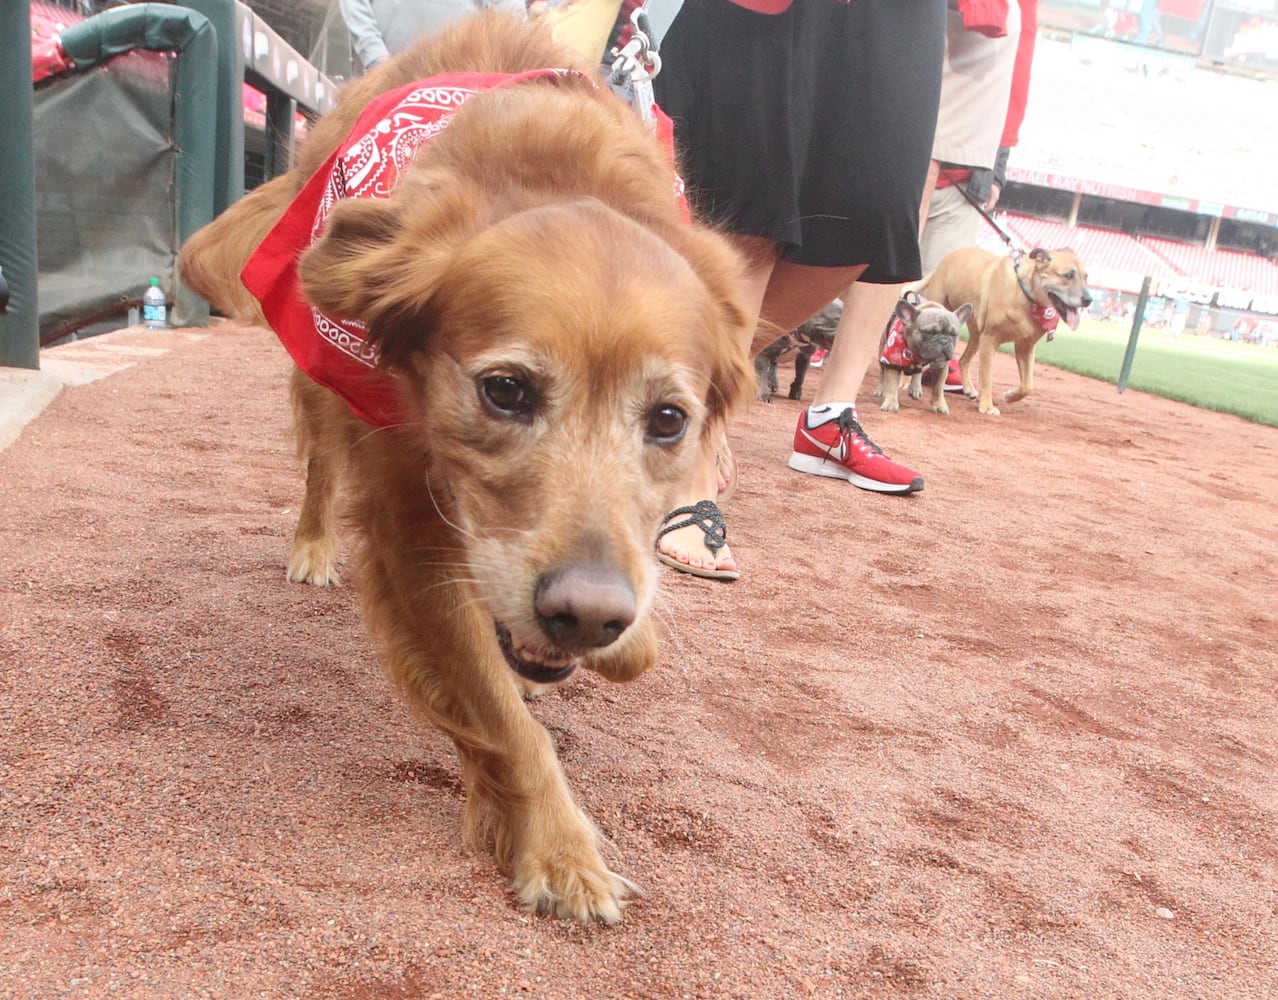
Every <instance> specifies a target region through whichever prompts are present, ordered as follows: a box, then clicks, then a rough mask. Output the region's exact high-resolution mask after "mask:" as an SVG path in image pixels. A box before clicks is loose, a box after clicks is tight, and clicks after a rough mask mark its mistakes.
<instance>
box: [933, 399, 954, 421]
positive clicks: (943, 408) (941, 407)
mask: <svg viewBox="0 0 1278 1000" xmlns="http://www.w3.org/2000/svg"><path fill="white" fill-rule="evenodd" d="M932 412H933V413H939V414H941V415H942V416H945V417H948V416H949V415H950V406H949V404H948V403H947V402H945V397H944V396H941V397H939V398H938V399H937V400H936V402H934V403H933V404H932Z"/></svg>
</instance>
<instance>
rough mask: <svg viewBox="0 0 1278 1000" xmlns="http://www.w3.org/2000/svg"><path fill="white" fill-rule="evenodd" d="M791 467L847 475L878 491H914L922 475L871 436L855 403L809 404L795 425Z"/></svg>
mask: <svg viewBox="0 0 1278 1000" xmlns="http://www.w3.org/2000/svg"><path fill="white" fill-rule="evenodd" d="M788 464H789V466H790V468H792V469H794V470H795V471H796V472H806V473H808V474H809V475H813V476H828V477H830V478H832V479H845V480H847V481H848V482H849V483H851V484H852V485H853V486H859V487H860V488H861V489H863V490H873V491H874V492H876V493H914V492H917V491H918V490H921V489H922V488H923V477H922V476H920V475H919V474H918V473H917V472H915V471H914V470H913V469H908V468H906V467H905V466H904V465H900V464H898V463H897V462H893V461H892V460H891V459H890V458H888V457H887V456H886V455H884V454H883V450H882V449H881V448H880V447H879V446H878V445H876V444H875V443H874V442H873V441H871V440H870V437H869V435H868V434H866V433H865V430H864V429H863V428H862V427H861V424H860V423H859V422H858V421H857V417H856V408H855V407H852V406H810V407H808V408H807V409H805V410H804V411H803V412H801V413H800V414H799V423H798V426H797V427H795V429H794V451H793V452H791V453H790V461H789V463H788Z"/></svg>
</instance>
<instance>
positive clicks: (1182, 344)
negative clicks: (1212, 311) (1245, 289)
mask: <svg viewBox="0 0 1278 1000" xmlns="http://www.w3.org/2000/svg"><path fill="white" fill-rule="evenodd" d="M1129 334H1130V330H1128V329H1127V328H1126V327H1125V326H1121V325H1119V324H1116V323H1102V322H1099V321H1089V322H1085V323H1083V324H1082V325H1081V326H1080V327H1079V328H1078V329H1077V330H1070V329H1068V328H1067V327H1066V326H1065V325H1064V324H1063V323H1062V324H1061V326H1060V329H1059V330H1058V331H1057V334H1056V339H1055V340H1053V341H1052V342H1051V343H1050V344H1049V343H1048V342H1047V341H1046V340H1041V341H1039V344H1038V352H1037V355H1036V357H1037V359H1038V361H1040V362H1042V363H1043V364H1048V365H1054V366H1055V367H1057V368H1063V369H1065V370H1066V371H1071V372H1076V373H1078V374H1079V375H1086V376H1088V377H1090V378H1096V379H1101V380H1102V381H1105V382H1111V383H1114V384H1115V385H1117V384H1118V375H1119V372H1120V371H1121V370H1122V367H1123V355H1124V354H1125V353H1126V351H1127V340H1128V336H1129ZM1127 387H1128V388H1129V389H1139V390H1141V391H1142V392H1149V393H1153V394H1154V395H1156V396H1163V397H1165V398H1167V399H1176V400H1180V401H1181V402H1184V403H1189V404H1191V405H1193V406H1200V407H1202V408H1203V409H1207V410H1218V411H1220V412H1222V413H1233V414H1236V415H1237V416H1240V417H1243V418H1244V419H1246V420H1252V421H1255V422H1256V423H1261V424H1269V425H1270V426H1273V427H1278V351H1276V350H1274V349H1273V348H1268V349H1266V348H1261V347H1256V346H1253V345H1250V344H1240V343H1233V342H1231V341H1224V340H1214V339H1211V338H1208V337H1196V336H1194V335H1193V334H1190V333H1186V334H1182V335H1181V336H1179V337H1171V336H1168V335H1167V334H1166V333H1163V332H1162V331H1160V330H1156V329H1153V328H1152V327H1148V326H1146V327H1144V328H1143V329H1142V330H1141V333H1140V339H1139V341H1138V342H1137V347H1136V355H1135V358H1134V359H1133V361H1132V370H1131V374H1130V376H1129V377H1128V380H1127Z"/></svg>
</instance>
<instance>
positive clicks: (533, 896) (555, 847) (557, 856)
mask: <svg viewBox="0 0 1278 1000" xmlns="http://www.w3.org/2000/svg"><path fill="white" fill-rule="evenodd" d="M582 825H583V827H584V828H583V829H580V830H574V831H571V832H570V833H567V834H566V835H563V836H560V837H556V838H553V839H551V840H550V841H549V842H548V843H546V844H544V845H542V846H540V847H538V848H535V849H529V850H526V851H524V853H523V855H522V856H521V857H519V858H518V859H517V860H516V862H515V865H514V871H513V872H512V875H511V885H512V887H513V888H514V890H515V895H516V897H517V898H518V899H519V902H520V903H522V904H523V905H524V906H526V907H528V908H529V909H530V910H533V911H535V912H537V913H550V914H554V915H555V916H557V917H564V918H566V919H569V920H581V921H587V920H598V921H600V922H601V923H605V924H615V923H617V922H618V921H620V920H621V911H622V909H623V907H624V906H625V905H626V898H627V897H628V896H630V895H637V894H638V889H637V887H636V886H635V885H634V884H633V883H632V882H630V881H629V880H627V879H625V878H622V877H621V876H620V875H618V874H616V873H615V872H611V871H609V870H608V868H607V866H605V865H604V863H603V859H602V858H601V857H600V856H599V851H598V850H597V849H596V847H595V834H594V830H593V829H592V828H590V826H589V824H588V823H586V822H585V821H583V824H582Z"/></svg>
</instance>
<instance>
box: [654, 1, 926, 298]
mask: <svg viewBox="0 0 1278 1000" xmlns="http://www.w3.org/2000/svg"><path fill="white" fill-rule="evenodd" d="M944 46H945V0H852V3H850V4H844V3H841V2H838V0H796V2H795V3H794V4H792V5H791V7H790V9H789V10H788V11H786V12H785V13H783V14H775V15H768V14H755V13H753V12H751V11H748V10H745V9H743V8H741V7H737V6H736V5H734V4H732V3H729V2H728V0H685V2H684V5H683V8H682V10H680V12H679V14H678V16H677V17H676V18H675V20H674V23H673V24H671V26H670V29H669V31H668V32H667V33H666V37H665V38H664V39H662V40H661V57H662V69H661V72H660V73H659V74H658V76H657V78H656V81H655V88H656V95H657V101H658V103H659V104H660V105H661V107H662V108H663V109H664V110H665V112H666V113H667V114H669V115H670V116H671V117H672V118H673V119H674V121H675V140H676V144H677V146H678V148H679V157H680V168H681V172H682V173H683V175H684V180H685V182H686V184H687V186H688V195H689V198H690V200H691V202H692V206H693V210H694V211H695V212H696V213H697V214H698V216H699V217H700V218H702V219H704V220H706V221H709V222H711V223H714V224H717V225H720V226H721V227H723V228H724V229H726V230H727V231H729V232H733V233H739V234H742V235H749V236H763V237H767V238H769V239H772V240H774V241H776V242H777V243H779V244H780V246H781V252H782V256H783V258H784V259H786V260H790V261H794V262H796V263H800V264H811V265H817V266H823V267H853V266H859V265H862V264H865V265H868V268H867V270H866V272H865V274H864V275H863V277H862V279H861V280H863V281H869V282H875V283H881V284H890V283H897V282H904V281H912V280H914V279H916V278H918V277H920V273H919V268H920V264H919V246H918V224H919V200H920V198H921V197H922V194H923V184H924V182H925V181H926V178H927V168H928V161H929V159H930V158H931V151H932V138H933V134H934V133H935V131H936V113H937V106H938V102H939V100H940V90H941V63H942V58H943V53H944Z"/></svg>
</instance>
